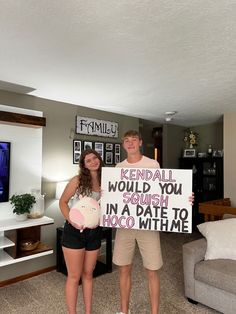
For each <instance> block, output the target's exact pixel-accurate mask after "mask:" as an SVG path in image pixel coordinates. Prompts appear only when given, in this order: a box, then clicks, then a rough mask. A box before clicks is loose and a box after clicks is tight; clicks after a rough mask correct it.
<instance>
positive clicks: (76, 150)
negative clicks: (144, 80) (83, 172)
mask: <svg viewBox="0 0 236 314" xmlns="http://www.w3.org/2000/svg"><path fill="white" fill-rule="evenodd" d="M81 151H82V142H81V141H78V140H74V141H73V164H78V163H79V159H80V155H81Z"/></svg>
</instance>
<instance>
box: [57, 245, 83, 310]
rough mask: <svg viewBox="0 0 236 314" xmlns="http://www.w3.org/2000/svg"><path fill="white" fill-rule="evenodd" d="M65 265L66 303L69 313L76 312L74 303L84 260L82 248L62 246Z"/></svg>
mask: <svg viewBox="0 0 236 314" xmlns="http://www.w3.org/2000/svg"><path fill="white" fill-rule="evenodd" d="M62 250H63V253H64V257H65V262H66V267H67V273H68V276H67V280H66V304H67V309H68V313H69V314H76V303H77V298H78V285H79V280H80V277H81V273H82V268H83V262H84V249H80V250H75V249H69V248H66V247H62Z"/></svg>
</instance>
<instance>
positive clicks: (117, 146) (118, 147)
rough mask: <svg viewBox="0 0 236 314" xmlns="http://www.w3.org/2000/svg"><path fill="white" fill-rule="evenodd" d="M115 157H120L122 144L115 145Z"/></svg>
mask: <svg viewBox="0 0 236 314" xmlns="http://www.w3.org/2000/svg"><path fill="white" fill-rule="evenodd" d="M115 155H120V144H115Z"/></svg>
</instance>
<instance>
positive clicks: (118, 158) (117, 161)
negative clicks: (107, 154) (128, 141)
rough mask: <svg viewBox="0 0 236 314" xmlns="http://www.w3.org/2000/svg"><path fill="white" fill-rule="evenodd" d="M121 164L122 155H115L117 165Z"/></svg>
mask: <svg viewBox="0 0 236 314" xmlns="http://www.w3.org/2000/svg"><path fill="white" fill-rule="evenodd" d="M119 162H120V155H117V154H116V155H115V164H118V163H119Z"/></svg>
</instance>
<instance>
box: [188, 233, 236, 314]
mask: <svg viewBox="0 0 236 314" xmlns="http://www.w3.org/2000/svg"><path fill="white" fill-rule="evenodd" d="M206 246H207V243H206V239H205V238H202V239H199V240H195V241H192V242H189V243H186V244H184V245H183V268H184V286H185V296H186V297H187V298H188V299H189V301H190V302H193V303H197V302H200V303H202V304H204V305H207V306H209V307H211V308H213V309H215V310H217V311H220V312H222V313H225V314H235V313H236V261H235V260H230V259H216V260H206V261H205V260H204V256H205V252H206Z"/></svg>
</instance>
